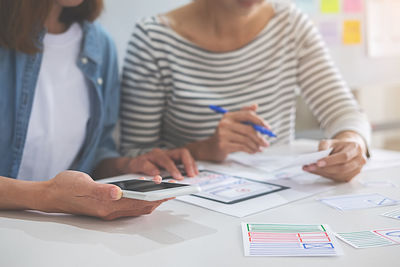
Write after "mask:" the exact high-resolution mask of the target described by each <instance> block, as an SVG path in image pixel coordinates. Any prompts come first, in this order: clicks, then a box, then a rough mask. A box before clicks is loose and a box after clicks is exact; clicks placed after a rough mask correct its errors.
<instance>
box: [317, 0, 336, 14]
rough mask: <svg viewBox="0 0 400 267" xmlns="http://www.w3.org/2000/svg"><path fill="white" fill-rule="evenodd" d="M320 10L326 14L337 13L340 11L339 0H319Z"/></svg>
mask: <svg viewBox="0 0 400 267" xmlns="http://www.w3.org/2000/svg"><path fill="white" fill-rule="evenodd" d="M321 12H322V13H326V14H330V13H339V12H340V2H339V0H321Z"/></svg>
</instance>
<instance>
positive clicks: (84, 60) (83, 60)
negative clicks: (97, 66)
mask: <svg viewBox="0 0 400 267" xmlns="http://www.w3.org/2000/svg"><path fill="white" fill-rule="evenodd" d="M81 61H82V63H83V64H85V65H86V64H87V63H88V59H87V58H86V57H83V58H82V59H81Z"/></svg>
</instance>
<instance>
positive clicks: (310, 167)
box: [308, 165, 317, 172]
mask: <svg viewBox="0 0 400 267" xmlns="http://www.w3.org/2000/svg"><path fill="white" fill-rule="evenodd" d="M308 170H309V171H312V172H313V171H315V170H317V168H316V167H315V166H314V165H311V166H309V167H308Z"/></svg>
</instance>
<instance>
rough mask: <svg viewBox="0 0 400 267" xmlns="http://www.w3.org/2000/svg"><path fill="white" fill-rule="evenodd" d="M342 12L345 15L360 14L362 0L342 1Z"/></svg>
mask: <svg viewBox="0 0 400 267" xmlns="http://www.w3.org/2000/svg"><path fill="white" fill-rule="evenodd" d="M343 11H344V12H345V13H361V12H362V11H363V0H343Z"/></svg>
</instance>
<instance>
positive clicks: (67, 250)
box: [0, 167, 400, 267]
mask: <svg viewBox="0 0 400 267" xmlns="http://www.w3.org/2000/svg"><path fill="white" fill-rule="evenodd" d="M361 178H362V179H366V180H377V179H385V180H390V181H392V182H394V183H395V184H398V185H400V167H397V168H390V169H385V170H380V171H371V172H368V173H363V174H361V175H360V176H359V177H358V178H357V180H355V181H353V182H351V183H350V184H341V185H338V186H337V188H336V189H334V190H332V191H329V192H326V193H322V194H320V195H319V196H314V197H311V198H308V199H305V200H301V201H298V202H294V203H291V204H289V205H286V206H282V207H279V208H275V209H272V210H267V211H264V212H262V213H259V214H256V215H252V216H249V217H246V218H235V217H231V216H227V215H223V214H219V213H216V212H212V211H209V210H206V209H203V208H200V207H196V206H192V205H189V204H185V203H182V202H179V201H177V200H174V201H170V202H168V203H165V204H164V205H163V206H161V207H160V208H159V209H158V210H156V211H155V212H154V213H153V214H152V215H149V216H142V217H138V218H129V219H120V220H116V221H112V222H105V221H101V220H98V219H94V218H87V217H76V216H70V215H48V214H42V213H35V212H0V266H1V267H13V266H44V267H45V266H108V267H110V266H146V267H150V266H174V267H179V266H280V267H283V266H285V267H286V266H296V267H298V266H307V267H311V266H318V267H321V266H323V267H328V266H335V267H344V266H362V267H367V266H373V267H377V266H385V267H389V266H400V264H399V263H398V262H399V256H398V255H396V254H395V253H399V252H400V246H391V247H383V248H372V249H362V250H356V249H354V248H352V247H350V246H348V245H346V244H344V243H343V242H341V241H339V242H340V243H341V245H342V247H343V250H344V255H343V256H340V257H325V258H322V257H319V258H267V257H263V258H250V257H244V256H243V247H242V236H241V232H240V223H241V222H242V221H249V222H268V223H274V222H275V223H305V224H308V223H309V224H312V223H315V224H321V223H326V224H329V225H330V226H331V228H332V229H333V230H334V231H337V232H341V231H343V232H345V231H353V230H354V231H355V230H372V229H376V228H390V227H400V221H397V220H394V219H391V218H386V217H383V216H380V214H382V213H383V212H386V211H389V210H393V209H396V207H384V208H376V209H368V210H356V211H348V212H341V211H338V210H335V209H333V208H330V207H327V206H325V205H324V204H322V203H320V202H318V201H316V200H315V199H316V198H318V197H321V196H329V195H335V194H351V193H364V192H379V193H382V194H386V195H387V196H389V197H393V198H396V199H399V198H400V187H397V188H368V187H364V186H363V185H361V184H360V183H359V182H358V180H359V179H361ZM397 208H399V206H397Z"/></svg>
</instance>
